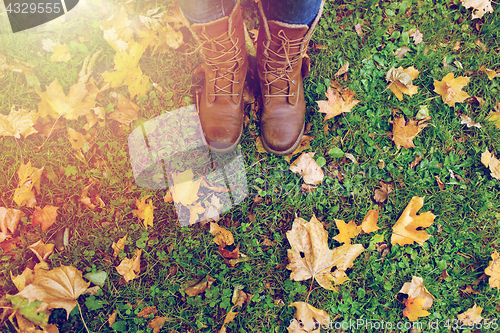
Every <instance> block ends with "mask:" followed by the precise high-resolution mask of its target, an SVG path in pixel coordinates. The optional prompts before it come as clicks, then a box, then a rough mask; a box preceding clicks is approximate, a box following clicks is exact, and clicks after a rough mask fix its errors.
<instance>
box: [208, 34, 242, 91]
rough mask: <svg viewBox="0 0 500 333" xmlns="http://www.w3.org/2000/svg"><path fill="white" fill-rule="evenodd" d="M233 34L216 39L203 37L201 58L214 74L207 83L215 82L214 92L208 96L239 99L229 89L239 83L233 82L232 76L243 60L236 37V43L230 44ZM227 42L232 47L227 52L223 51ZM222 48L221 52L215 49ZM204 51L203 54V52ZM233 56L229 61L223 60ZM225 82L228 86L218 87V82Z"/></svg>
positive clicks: (237, 81)
mask: <svg viewBox="0 0 500 333" xmlns="http://www.w3.org/2000/svg"><path fill="white" fill-rule="evenodd" d="M234 33H235V31H233V32H232V33H231V34H226V36H225V37H224V35H221V36H219V37H217V38H210V37H208V36H207V35H205V36H204V37H205V38H204V39H206V40H205V41H204V42H203V43H202V44H201V45H200V48H201V56H202V58H203V60H204V61H205V63H206V64H207V65H208V66H209V67H210V68H211V69H212V71H214V72H216V74H215V77H214V78H213V79H211V80H209V81H208V82H215V84H214V90H215V91H214V92H213V93H212V92H209V93H208V94H209V95H210V96H237V97H239V95H240V93H232V92H231V87H232V85H233V84H234V83H240V81H239V80H236V81H235V80H234V75H235V74H236V71H237V67H238V62H239V61H242V60H243V57H242V56H241V49H240V48H238V46H237V44H238V37H236V42H235V43H232V41H231V37H232V35H233V34H234ZM227 42H231V44H232V46H231V47H230V48H229V49H228V50H224V48H225V47H226V46H225V44H226V43H227ZM218 47H219V48H222V50H221V51H218V50H217V48H218ZM204 51H205V52H204ZM209 55H210V56H209ZM228 55H233V56H232V57H231V58H230V59H226V60H224V59H225V57H226V56H228ZM224 79H225V80H227V81H228V84H227V85H225V86H223V87H219V86H218V85H217V83H220V82H221V81H220V80H224Z"/></svg>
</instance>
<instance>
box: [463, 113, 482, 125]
mask: <svg viewBox="0 0 500 333" xmlns="http://www.w3.org/2000/svg"><path fill="white" fill-rule="evenodd" d="M460 118H461V119H462V120H461V121H460V124H464V125H467V127H477V128H481V124H478V123H476V122H475V121H474V120H472V119H471V118H470V117H469V116H466V115H464V114H460Z"/></svg>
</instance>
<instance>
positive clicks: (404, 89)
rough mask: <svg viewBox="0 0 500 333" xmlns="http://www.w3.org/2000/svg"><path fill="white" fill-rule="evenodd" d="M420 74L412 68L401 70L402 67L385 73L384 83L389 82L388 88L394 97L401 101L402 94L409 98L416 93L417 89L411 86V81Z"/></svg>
mask: <svg viewBox="0 0 500 333" xmlns="http://www.w3.org/2000/svg"><path fill="white" fill-rule="evenodd" d="M419 73H420V72H419V71H418V70H417V69H416V68H415V67H413V66H411V67H408V68H406V69H403V67H398V68H394V67H393V68H391V69H389V71H387V74H386V77H385V79H386V81H388V82H390V83H389V85H388V86H387V88H389V89H390V90H391V91H392V92H393V93H394V95H396V97H397V98H398V99H399V100H400V101H402V100H403V94H407V95H410V96H413V95H415V94H416V93H417V92H418V87H417V86H414V85H413V80H415V79H416V78H417V77H418V74H419Z"/></svg>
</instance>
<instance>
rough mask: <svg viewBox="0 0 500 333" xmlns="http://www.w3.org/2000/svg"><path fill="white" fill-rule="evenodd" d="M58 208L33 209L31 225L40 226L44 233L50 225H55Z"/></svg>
mask: <svg viewBox="0 0 500 333" xmlns="http://www.w3.org/2000/svg"><path fill="white" fill-rule="evenodd" d="M58 209H59V207H55V206H51V205H46V206H45V207H43V209H41V208H40V207H35V211H34V212H33V222H32V223H31V224H32V225H34V226H35V225H37V224H40V225H41V226H42V231H46V230H47V229H48V228H50V226H51V225H53V224H54V223H56V219H57V210H58Z"/></svg>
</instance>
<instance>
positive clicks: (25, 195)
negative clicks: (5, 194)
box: [13, 161, 44, 208]
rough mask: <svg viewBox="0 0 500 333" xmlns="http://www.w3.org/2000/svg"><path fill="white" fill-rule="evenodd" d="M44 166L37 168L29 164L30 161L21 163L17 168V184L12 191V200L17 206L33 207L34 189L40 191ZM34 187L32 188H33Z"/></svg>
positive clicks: (34, 201) (34, 203) (34, 202)
mask: <svg viewBox="0 0 500 333" xmlns="http://www.w3.org/2000/svg"><path fill="white" fill-rule="evenodd" d="M43 169H44V168H41V169H37V168H35V167H32V166H31V161H29V162H28V164H22V163H21V166H20V167H19V169H18V170H17V175H18V176H19V184H18V185H17V188H16V191H15V192H14V199H13V200H14V202H15V203H16V204H18V205H19V206H25V205H26V206H27V207H30V208H33V207H35V205H36V199H35V190H34V188H36V189H37V190H38V192H40V180H41V178H42V172H43ZM33 187H34V188H33Z"/></svg>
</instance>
